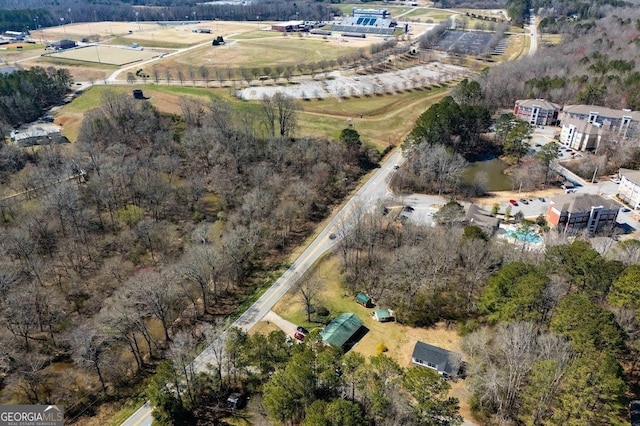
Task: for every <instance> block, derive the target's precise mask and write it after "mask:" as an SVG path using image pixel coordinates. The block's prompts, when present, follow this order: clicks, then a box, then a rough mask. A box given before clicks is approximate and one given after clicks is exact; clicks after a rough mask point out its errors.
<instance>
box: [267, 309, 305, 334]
mask: <svg viewBox="0 0 640 426" xmlns="http://www.w3.org/2000/svg"><path fill="white" fill-rule="evenodd" d="M262 321H265V322H267V323H268V322H272V323H273V324H275V325H276V326H277V327H278V328H280V330H282V331H284V332H285V334H287V335H288V336H291V337H293V335H294V334H295V332H296V328H297V327H298V326H297V325H295V324H294V323H292V322H291V321H287V320H286V319H284V318H282V317H281V316H280V315H278V314H276V313H275V312H273V311H269V312H267V315H265V316H264V318H262Z"/></svg>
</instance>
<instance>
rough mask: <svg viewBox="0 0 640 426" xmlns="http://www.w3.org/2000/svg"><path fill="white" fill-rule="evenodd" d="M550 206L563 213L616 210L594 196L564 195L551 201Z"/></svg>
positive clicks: (612, 204) (609, 202)
mask: <svg viewBox="0 0 640 426" xmlns="http://www.w3.org/2000/svg"><path fill="white" fill-rule="evenodd" d="M550 204H551V205H553V206H554V207H555V208H556V209H557V210H559V211H563V212H586V211H589V210H591V208H592V207H600V206H602V207H604V208H606V209H609V210H616V209H617V208H618V205H617V204H616V203H614V202H613V201H611V200H607V199H606V198H604V197H602V196H600V195H596V194H565V195H558V196H557V197H554V198H552V199H551V201H550Z"/></svg>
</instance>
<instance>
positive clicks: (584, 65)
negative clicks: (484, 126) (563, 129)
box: [479, 8, 640, 111]
mask: <svg viewBox="0 0 640 426" xmlns="http://www.w3.org/2000/svg"><path fill="white" fill-rule="evenodd" d="M639 20H640V9H638V8H626V9H625V8H617V9H612V10H611V11H610V14H609V15H608V16H606V17H604V18H602V19H599V20H598V21H597V24H595V23H593V25H581V24H580V23H576V24H574V25H572V26H570V27H567V28H566V32H565V33H564V34H563V40H562V43H560V44H558V45H555V46H549V47H546V46H544V45H543V46H541V47H540V49H539V51H538V53H537V54H536V55H535V56H533V57H524V58H522V59H520V60H518V61H515V62H507V63H504V64H501V65H499V66H497V67H493V68H490V69H489V70H487V71H486V72H485V73H482V74H481V76H480V79H479V82H480V84H481V86H482V92H483V94H484V102H483V104H484V105H486V106H487V107H490V108H497V107H511V106H512V105H513V102H514V101H515V100H516V99H524V98H544V99H547V100H549V101H552V102H558V103H560V104H561V105H563V104H591V105H602V106H607V107H610V108H629V109H632V110H636V111H637V110H640V96H639V95H638V94H640V68H639V67H640V62H638V61H637V60H635V59H634V56H633V55H629V52H630V51H637V50H638V48H639V46H638V40H640V25H639V24H638V22H640V21H639Z"/></svg>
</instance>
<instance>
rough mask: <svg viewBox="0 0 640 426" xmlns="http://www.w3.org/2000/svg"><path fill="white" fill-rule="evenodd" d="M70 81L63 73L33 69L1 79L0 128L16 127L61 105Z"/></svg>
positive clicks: (66, 71) (71, 81) (1, 76)
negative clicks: (4, 126) (1, 126)
mask: <svg viewBox="0 0 640 426" xmlns="http://www.w3.org/2000/svg"><path fill="white" fill-rule="evenodd" d="M72 83H73V79H72V78H71V74H69V71H68V70H66V69H63V68H61V69H55V68H48V69H46V70H45V69H44V68H41V67H33V68H30V69H29V70H17V71H14V72H12V73H10V74H3V75H0V124H4V125H9V126H13V127H18V126H19V125H21V124H24V123H29V122H32V121H35V120H37V119H38V118H40V117H41V116H42V115H43V113H44V112H45V111H46V110H47V109H48V108H50V107H52V106H54V105H57V104H58V103H60V102H61V101H62V99H63V98H64V96H65V95H66V94H67V92H68V91H69V88H70V87H71V84H72Z"/></svg>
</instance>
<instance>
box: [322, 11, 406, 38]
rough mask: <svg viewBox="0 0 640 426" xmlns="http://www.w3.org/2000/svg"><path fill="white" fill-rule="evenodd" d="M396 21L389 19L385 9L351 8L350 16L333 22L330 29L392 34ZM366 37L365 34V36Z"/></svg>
mask: <svg viewBox="0 0 640 426" xmlns="http://www.w3.org/2000/svg"><path fill="white" fill-rule="evenodd" d="M397 26H398V23H397V22H396V21H394V20H393V19H391V14H390V13H389V11H388V10H387V9H353V11H352V12H351V16H348V17H346V18H343V19H342V20H341V21H340V22H339V23H337V24H333V25H332V27H331V30H332V31H338V32H341V33H345V34H350V35H351V36H352V37H354V34H358V37H362V35H363V34H377V35H381V36H388V35H393V34H394V32H395V31H396V28H397ZM408 28H409V27H408V25H405V26H404V32H407V31H408ZM365 37H366V36H365Z"/></svg>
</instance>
